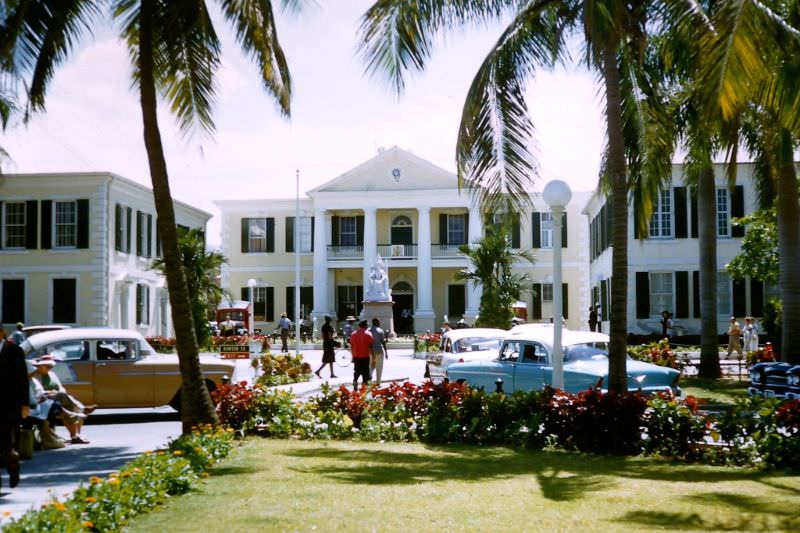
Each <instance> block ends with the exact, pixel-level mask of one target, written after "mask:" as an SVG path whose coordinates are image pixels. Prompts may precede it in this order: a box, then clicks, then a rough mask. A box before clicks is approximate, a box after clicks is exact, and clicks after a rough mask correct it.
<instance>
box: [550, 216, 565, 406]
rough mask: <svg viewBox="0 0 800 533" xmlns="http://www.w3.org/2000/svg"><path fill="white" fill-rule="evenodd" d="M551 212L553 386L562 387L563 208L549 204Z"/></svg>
mask: <svg viewBox="0 0 800 533" xmlns="http://www.w3.org/2000/svg"><path fill="white" fill-rule="evenodd" d="M550 211H551V212H552V213H553V361H552V365H553V388H556V389H562V390H563V389H564V362H563V354H562V353H561V320H562V315H563V310H564V305H563V302H562V296H563V294H562V292H561V217H562V216H563V215H564V208H563V207H557V206H551V207H550Z"/></svg>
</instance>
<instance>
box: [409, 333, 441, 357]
mask: <svg viewBox="0 0 800 533" xmlns="http://www.w3.org/2000/svg"><path fill="white" fill-rule="evenodd" d="M441 340H442V334H441V333H423V334H420V335H417V336H415V337H414V357H416V358H417V359H425V356H426V355H427V354H428V352H438V351H439V350H440V348H439V345H440V343H441Z"/></svg>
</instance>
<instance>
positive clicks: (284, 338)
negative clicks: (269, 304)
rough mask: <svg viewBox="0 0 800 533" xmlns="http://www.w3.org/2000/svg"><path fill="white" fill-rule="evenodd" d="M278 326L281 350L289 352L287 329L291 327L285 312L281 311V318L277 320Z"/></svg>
mask: <svg viewBox="0 0 800 533" xmlns="http://www.w3.org/2000/svg"><path fill="white" fill-rule="evenodd" d="M278 327H279V328H281V352H287V353H288V352H289V330H290V329H292V321H291V320H289V317H288V316H286V313H281V319H280V320H279V321H278Z"/></svg>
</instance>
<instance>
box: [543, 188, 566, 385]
mask: <svg viewBox="0 0 800 533" xmlns="http://www.w3.org/2000/svg"><path fill="white" fill-rule="evenodd" d="M542 197H544V201H545V202H547V205H549V206H550V212H551V213H552V216H553V355H552V358H553V360H552V365H553V388H556V389H561V390H563V389H564V358H563V354H562V353H561V321H562V317H561V315H562V314H563V311H564V305H563V302H562V296H563V293H562V289H561V216H562V215H563V214H564V207H566V205H567V204H568V203H569V201H570V200H571V199H572V191H571V190H570V188H569V185H567V184H566V183H565V182H563V181H561V180H552V181H550V182H548V183H547V185H545V187H544V191H543V192H542Z"/></svg>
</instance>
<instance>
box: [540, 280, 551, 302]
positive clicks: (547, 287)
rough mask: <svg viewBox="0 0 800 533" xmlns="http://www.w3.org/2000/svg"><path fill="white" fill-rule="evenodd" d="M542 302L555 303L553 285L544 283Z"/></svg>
mask: <svg viewBox="0 0 800 533" xmlns="http://www.w3.org/2000/svg"><path fill="white" fill-rule="evenodd" d="M542 302H550V303H552V302H553V284H552V283H542Z"/></svg>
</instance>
